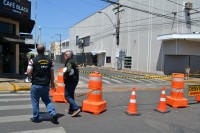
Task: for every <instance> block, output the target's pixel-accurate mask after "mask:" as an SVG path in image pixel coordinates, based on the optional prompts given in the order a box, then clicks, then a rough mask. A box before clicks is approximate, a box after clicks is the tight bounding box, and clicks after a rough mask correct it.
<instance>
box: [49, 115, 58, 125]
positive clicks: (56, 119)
mask: <svg viewBox="0 0 200 133" xmlns="http://www.w3.org/2000/svg"><path fill="white" fill-rule="evenodd" d="M51 122H52V123H53V124H59V123H58V115H57V114H56V115H54V116H52V120H51Z"/></svg>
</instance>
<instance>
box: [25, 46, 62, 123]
mask: <svg viewBox="0 0 200 133" xmlns="http://www.w3.org/2000/svg"><path fill="white" fill-rule="evenodd" d="M44 51H45V47H44V46H43V45H38V47H37V52H38V55H37V56H36V57H35V58H33V59H31V60H30V61H29V64H28V67H27V74H29V75H31V76H32V81H31V82H32V85H31V91H30V94H31V102H32V110H33V117H32V118H31V121H32V122H35V123H37V122H41V119H40V116H39V101H40V98H41V99H42V101H43V102H44V104H45V105H46V107H47V110H48V112H49V114H50V115H51V116H52V122H53V123H55V124H56V123H58V121H57V120H58V117H57V114H56V111H55V107H54V106H53V104H52V102H51V100H50V99H49V88H50V86H49V85H50V84H51V88H55V86H54V69H53V66H54V64H53V62H52V61H51V60H50V59H49V58H48V57H46V56H45V55H44Z"/></svg>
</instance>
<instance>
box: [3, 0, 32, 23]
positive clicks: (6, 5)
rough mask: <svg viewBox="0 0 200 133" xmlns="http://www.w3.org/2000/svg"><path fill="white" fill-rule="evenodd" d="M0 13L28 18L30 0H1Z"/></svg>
mask: <svg viewBox="0 0 200 133" xmlns="http://www.w3.org/2000/svg"><path fill="white" fill-rule="evenodd" d="M0 13H3V14H7V15H11V16H16V17H22V18H27V19H30V14H31V2H30V1H28V0H1V1H0Z"/></svg>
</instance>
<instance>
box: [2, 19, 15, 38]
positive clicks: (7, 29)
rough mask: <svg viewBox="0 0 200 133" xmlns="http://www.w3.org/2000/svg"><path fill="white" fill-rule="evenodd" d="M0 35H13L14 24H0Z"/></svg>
mask: <svg viewBox="0 0 200 133" xmlns="http://www.w3.org/2000/svg"><path fill="white" fill-rule="evenodd" d="M0 33H5V34H10V35H15V34H16V26H15V25H14V24H10V23H5V22H0Z"/></svg>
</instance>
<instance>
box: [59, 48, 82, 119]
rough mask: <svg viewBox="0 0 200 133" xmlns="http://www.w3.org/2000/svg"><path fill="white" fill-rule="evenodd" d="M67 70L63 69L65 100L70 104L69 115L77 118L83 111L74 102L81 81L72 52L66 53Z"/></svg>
mask: <svg viewBox="0 0 200 133" xmlns="http://www.w3.org/2000/svg"><path fill="white" fill-rule="evenodd" d="M64 58H65V61H66V62H65V68H64V69H63V72H64V73H63V79H64V83H65V99H66V100H67V101H68V102H69V110H68V113H69V114H71V116H72V117H74V116H77V115H78V114H79V113H80V112H81V110H80V108H79V107H78V105H77V104H76V102H75V101H74V93H75V89H76V86H77V84H78V81H79V70H78V66H77V65H76V62H75V60H74V58H73V52H72V51H66V52H65V53H64Z"/></svg>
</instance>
